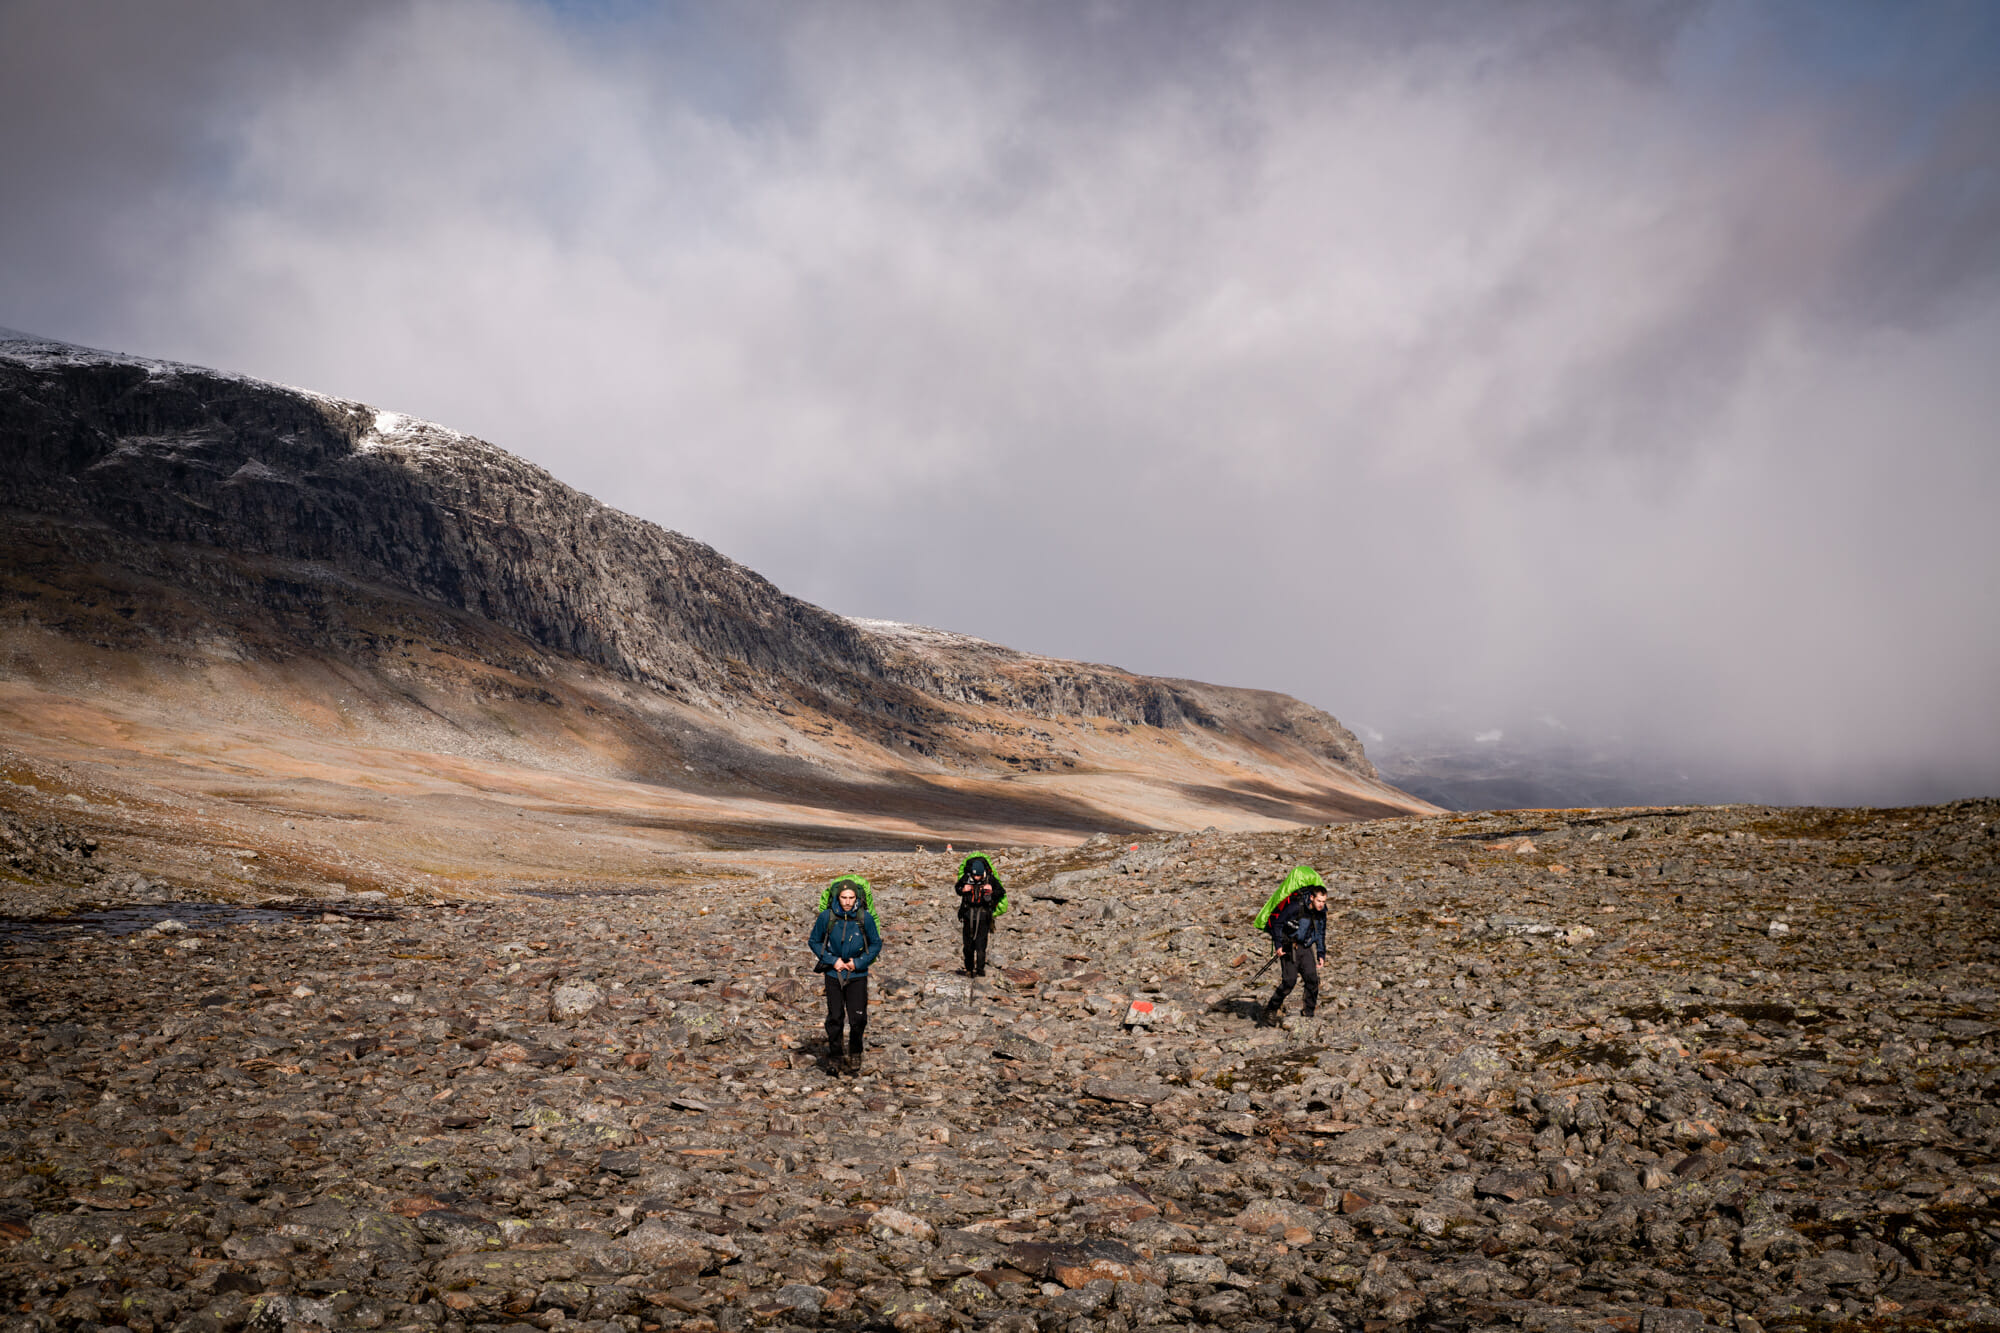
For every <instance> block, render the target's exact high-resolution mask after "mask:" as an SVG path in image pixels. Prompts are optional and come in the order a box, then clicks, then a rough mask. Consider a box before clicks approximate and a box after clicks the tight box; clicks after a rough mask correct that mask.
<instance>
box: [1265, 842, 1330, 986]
mask: <svg viewBox="0 0 2000 1333" xmlns="http://www.w3.org/2000/svg"><path fill="white" fill-rule="evenodd" d="M1254 924H1255V925H1256V926H1257V928H1258V929H1259V930H1264V931H1269V932H1270V935H1271V947H1272V948H1273V949H1275V950H1276V951H1277V956H1278V989H1277V992H1276V993H1275V994H1273V995H1272V996H1271V1002H1270V1003H1269V1004H1267V1005H1265V1006H1264V1010H1263V1013H1262V1015H1261V1016H1260V1021H1261V1022H1264V1023H1275V1022H1276V1021H1277V1020H1278V1013H1279V1011H1280V1010H1282V1009H1283V1008H1284V1007H1285V997H1286V996H1287V995H1290V994H1291V993H1292V987H1293V986H1294V985H1296V984H1298V980H1299V978H1300V977H1301V976H1303V977H1304V978H1305V983H1306V1007H1305V1016H1306V1017H1307V1018H1311V1017H1312V1016H1313V1014H1314V1013H1316V1012H1317V1011H1318V1009H1319V965H1320V964H1321V963H1322V962H1324V961H1325V960H1326V881H1325V880H1323V879H1321V878H1320V877H1319V872H1318V871H1317V870H1314V869H1313V868H1312V867H1311V866H1295V867H1293V868H1292V871H1291V873H1290V874H1288V875H1286V876H1285V882H1284V883H1282V884H1280V885H1279V886H1278V888H1277V891H1276V892H1274V893H1273V894H1272V895H1271V896H1270V897H1269V898H1267V899H1265V900H1264V906H1263V908H1262V909H1261V910H1259V911H1258V913H1257V916H1256V919H1255V923H1254ZM1266 966H1269V964H1266Z"/></svg>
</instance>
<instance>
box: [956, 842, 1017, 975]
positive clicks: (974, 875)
mask: <svg viewBox="0 0 2000 1333" xmlns="http://www.w3.org/2000/svg"><path fill="white" fill-rule="evenodd" d="M955 887H956V888H957V890H958V924H959V942H960V944H961V945H962V946H963V947H964V950H965V975H967V976H968V977H983V976H985V975H986V941H987V938H988V937H989V936H991V935H992V933H993V918H994V917H996V916H1005V915H1006V914H1007V887H1006V886H1005V885H1004V884H1002V883H1001V882H1000V872H999V871H997V870H995V869H994V868H993V858H992V857H990V856H988V855H986V854H985V853H984V852H974V853H973V854H972V855H971V856H968V857H966V858H965V859H964V860H963V861H960V862H959V863H958V883H957V885H956V886H955Z"/></svg>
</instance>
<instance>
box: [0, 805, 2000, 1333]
mask: <svg viewBox="0 0 2000 1333" xmlns="http://www.w3.org/2000/svg"><path fill="white" fill-rule="evenodd" d="M1996 814H2000V802H1991V801H1988V802H1967V803H1960V804H1958V805H1954V806H1949V807H1937V808H1928V809H1920V810H1900V811H1865V812H1864V811H1832V810H1773V809H1762V808H1747V807H1730V808H1714V809H1673V810H1657V811H1634V810H1619V811H1556V812H1548V811H1543V812H1527V813H1517V814H1501V815H1480V816H1444V817H1436V818H1430V819H1403V820H1387V821H1377V822H1372V823H1362V824H1351V825H1342V826H1334V827H1323V828H1310V829H1299V830H1294V831H1291V832H1287V833H1271V834H1250V835H1219V834H1207V835H1196V836H1192V837H1176V838H1153V839H1148V840H1142V841H1140V842H1139V843H1137V844H1136V846H1135V845H1134V844H1132V843H1131V842H1130V841H1129V840H1118V841H1113V840H1112V839H1109V838H1104V837H1100V838H1097V839H1093V840H1092V841H1091V842H1089V843H1086V844H1084V845H1083V846H1081V847H1070V848H1064V849H1043V850H1029V849H1015V850H1012V851H1010V850H1008V849H1005V848H997V849H989V850H992V851H994V852H995V853H996V856H997V859H998V861H999V863H1000V866H1001V868H1002V870H1003V872H1004V873H1005V874H1006V875H1007V878H1008V882H1009V886H1010V889H1011V891H1012V898H1013V901H1014V903H1015V904H1016V908H1015V910H1014V911H1013V912H1011V913H1009V914H1008V915H1007V916H1006V917H1004V918H1002V920H1001V923H1000V929H999V931H998V934H997V936H996V939H995V942H994V945H993V958H994V962H995V963H996V964H997V966H996V967H995V969H994V971H993V973H992V975H991V976H989V977H987V978H985V979H982V980H978V981H972V980H969V979H967V978H964V977H961V976H958V975H955V973H954V968H955V966H956V961H957V960H956V924H955V922H954V921H953V919H952V915H951V911H950V907H949V892H948V887H947V886H948V884H949V875H950V872H951V868H952V866H953V865H954V864H955V861H956V858H955V857H947V856H946V855H945V854H944V853H943V852H942V850H940V849H933V850H930V851H926V852H903V853H898V854H893V855H891V854H876V855H864V856H860V857H857V858H853V859H851V860H848V861H835V860H833V859H831V858H825V859H823V861H821V862H812V863H806V862H801V861H798V860H796V859H795V860H794V861H791V862H784V863H782V864H780V863H779V862H772V863H770V864H768V865H766V866H764V867H763V868H761V869H760V868H758V866H757V865H755V864H752V863H749V862H738V863H735V864H733V865H732V866H731V867H730V869H731V870H732V872H733V873H729V874H723V873H719V872H718V873H716V874H714V875H712V876H710V877H708V878H706V879H703V878H700V877H698V876H696V877H680V878H677V879H676V880H675V881H674V882H673V883H671V884H666V885H662V886H661V887H660V888H659V889H657V890H656V891H650V892H649V891H636V892H635V891H631V890H630V889H629V887H626V888H620V889H617V890H616V891H613V890H612V889H611V888H610V887H609V886H605V887H604V888H602V889H601V890H600V891H596V892H593V891H591V889H590V887H589V886H588V885H581V884H579V885H573V886H572V890H573V891H571V892H568V893H565V894H561V895H550V894H547V893H545V892H544V893H540V894H530V893H521V894H518V895H514V896H509V897H500V898H498V899H496V900H492V901H481V902H462V901H447V900H444V899H441V898H438V897H435V896H429V897H425V896H422V895H417V894H411V895H410V896H409V897H407V898H405V899H402V900H391V899H373V898H363V897H361V896H360V895H357V894H350V895H348V896H346V897H342V898H338V899H335V898H326V899H323V900H317V901H305V900H300V899H293V900H290V901H287V902H282V903H273V904H267V909H268V910H266V911H263V912H256V913H252V912H247V911H242V910H227V909H209V910H204V909H203V908H202V907H201V905H200V904H194V903H188V902H183V901H176V899H181V898H185V897H186V896H187V894H186V892H185V890H184V886H177V885H175V884H173V883H164V884H163V883H161V882H160V881H159V878H158V877H157V876H155V877H152V878H148V877H147V876H146V875H145V874H144V873H143V872H139V873H134V872H131V871H124V872H121V873H119V874H115V875H107V874H102V873H100V874H98V875H97V876H95V877H93V878H92V879H91V881H90V882H88V883H85V882H84V881H83V880H81V879H78V880H75V881H74V882H73V883H72V882H67V881H64V880H63V879H62V875H63V874H64V873H65V868H66V867H73V866H75V865H77V864H78V863H80V862H81V861H83V860H86V859H88V857H89V855H90V853H91V851H92V849H91V848H89V847H86V846H85V845H84V840H85V839H86V838H87V837H88V834H87V832H86V831H83V830H81V829H78V828H69V827H57V826H53V825H50V826H33V825H29V824H24V823H21V822H20V821H15V822H13V823H11V824H9V825H8V828H7V830H6V839H7V848H6V849H5V850H6V852H7V855H8V857H9V859H10V864H11V867H12V872H13V874H14V875H15V876H16V877H18V878H20V879H22V880H23V881H24V884H23V887H22V888H21V890H20V891H19V892H18V893H16V894H15V895H14V896H13V898H12V901H14V902H15V903H17V904H19V903H30V904H34V905H35V908H36V910H49V909H52V908H53V909H55V910H62V911H69V912H88V911H89V909H91V908H92V907H94V906H101V905H116V904H120V903H124V904H133V903H137V904H140V906H136V907H130V908H129V909H128V911H127V912H126V914H125V915H124V916H123V917H114V918H109V919H107V918H103V917H97V918H90V917H88V916H83V915H73V916H70V917H68V918H67V919H66V920H65V921H62V922H58V923H55V924H53V925H48V926H44V927H39V928H37V929H34V930H29V929H26V928H24V927H21V926H18V925H15V926H12V927H10V928H9V929H8V930H7V931H5V932H0V934H4V939H5V941H6V942H5V945H4V949H0V977H4V978H5V980H4V983H0V997H4V999H5V1001H6V1011H5V1013H4V1016H3V1017H0V1052H5V1053H6V1054H7V1055H8V1057H9V1058H8V1059H7V1060H6V1062H5V1063H4V1064H0V1294H4V1297H5V1303H6V1311H7V1313H6V1314H5V1315H4V1316H0V1318H4V1320H5V1328H6V1329H8V1330H12V1329H20V1330H27V1329H35V1330H56V1329H60V1330H72V1329H76V1330H82V1329H90V1328H96V1327H107V1326H108V1327H121V1326H122V1327H123V1328H124V1329H129V1330H131V1333H164V1331H165V1330H175V1331H176V1333H222V1331H224V1330H234V1329H237V1328H239V1327H246V1326H247V1327H249V1328H251V1329H252V1330H255V1331H256V1333H280V1331H281V1330H286V1329H298V1328H306V1327H311V1328H329V1329H374V1328H409V1329H440V1330H455V1329H461V1328H476V1329H495V1330H497V1329H501V1328H514V1329H519V1328H522V1327H524V1326H531V1327H534V1328H537V1329H551V1328H557V1327H559V1326H579V1327H580V1326H586V1325H587V1326H589V1327H590V1328H592V1329H595V1330H600V1333H613V1330H614V1328H615V1329H616V1330H618V1333H650V1331H651V1330H656V1329H680V1330H686V1333H715V1331H716V1330H730V1331H732V1333H733V1331H734V1330H738V1329H745V1328H750V1327H766V1326H768V1327H771V1328H774V1329H777V1330H781V1331H783V1330H792V1329H806V1328H817V1327H862V1326H867V1327H876V1328H881V1327H894V1328H896V1329H899V1330H905V1331H906V1333H928V1331H930V1330H943V1329H945V1328H957V1327H981V1328H988V1329H992V1330H995V1333H1030V1330H1039V1331H1040V1333H1051V1331H1052V1330H1058V1329H1060V1330H1063V1331H1064V1333H1130V1331H1131V1330H1133V1329H1135V1328H1140V1327H1171V1328H1172V1329H1175V1330H1183V1329H1185V1330H1194V1329H1203V1330H1206V1329H1210V1328H1222V1329H1243V1330H1267V1329H1268V1330H1275V1329H1278V1328H1300V1329H1304V1328H1320V1329H1331V1328H1336V1327H1338V1328H1343V1329H1345V1328H1349V1327H1353V1326H1356V1325H1359V1326H1361V1327H1364V1328H1383V1327H1388V1326H1391V1325H1395V1324H1410V1325H1412V1326H1418V1327H1421V1326H1436V1327H1444V1328H1452V1329H1459V1328H1472V1327H1489V1326H1520V1327H1525V1328H1529V1329H1537V1330H1539V1329H1556V1328H1579V1329H1581V1328H1590V1329H1598V1330H1604V1331H1605V1333H1657V1331H1660V1330H1670V1329H1683V1328H1684V1329H1694V1328H1697V1327H1700V1326H1702V1325H1705V1324H1706V1325H1716V1326H1722V1327H1734V1328H1736V1329H1739V1330H1744V1331H1745V1333H1759V1330H1760V1329H1762V1330H1772V1331H1774V1333H1775V1330H1779V1329H1789V1328H1805V1327H1831V1326H1834V1325H1846V1324H1852V1325H1853V1326H1856V1327H1867V1328H1871V1329H1894V1328H1918V1327H1946V1326H1957V1325H1966V1326H1971V1325H1991V1324H1995V1323H2000V1308H1996V1306H1995V1304H1994V1299H1993V1283H1994V1279H1995V1277H1996V1276H2000V1268H1996V1264H1995V1252H1996V1245H2000V1209H1996V1200H1997V1199H2000V1165H1996V1156H2000V1105H1996V1080H2000V1070H1996V1043H2000V1027H1996V1021H2000V1018H1997V1017H1996V1011H2000V1005H1996V1003H1995V1001H1996V997H2000V975H1996V964H2000V936H1997V935H1996V931H1995V928H1994V907H1995V901H1994V900H1995V881H1996V866H2000V837H1996V827H1995V824H1996V819H1995V817H1996ZM958 850H959V851H960V852H963V851H964V850H966V849H964V848H959V849H958ZM1302 861H1303V862H1309V863H1311V864H1313V865H1315V866H1316V867H1318V868H1319V869H1320V870H1321V871H1322V872H1323V873H1325V874H1326V876H1327V878H1328V879H1329V880H1330V881H1331V882H1332V883H1333V885H1334V904H1333V908H1332V913H1333V924H1334V927H1335V929H1334V930H1333V931H1332V936H1333V955H1332V957H1331V958H1330V960H1329V964H1328V969H1327V970H1328V982H1327V996H1326V999H1325V1001H1324V1002H1323V1004H1322V1007H1321V1010H1320V1013H1319V1015H1318V1016H1317V1017H1316V1018H1315V1019H1312V1020H1305V1019H1302V1018H1299V1017H1297V1016H1296V1015H1297V1011H1298V1007H1299V1006H1298V1000H1297V998H1296V997H1295V998H1294V1000H1293V1003H1292V1006H1291V1010H1292V1015H1293V1016H1292V1017H1289V1018H1288V1019H1287V1020H1286V1022H1285V1023H1284V1025H1283V1026H1282V1027H1280V1028H1259V1027H1257V1026H1256V1025H1255V1024H1254V1023H1253V1022H1252V1021H1251V1017H1250V1015H1251V1013H1252V1007H1253V1003H1254V1001H1253V997H1257V996H1261V995H1262V994H1263V993H1265V992H1266V991H1267V990H1268V988H1269V984H1270V980H1271V977H1270V975H1269V974H1267V975H1266V976H1264V977H1263V978H1261V979H1259V978H1256V977H1255V975H1254V974H1255V973H1256V970H1257V968H1258V967H1259V966H1260V965H1261V963H1262V961H1263V959H1264V957H1265V956H1266V952H1267V948H1266V947H1265V946H1261V944H1260V941H1259V939H1258V937H1256V936H1254V935H1253V934H1252V933H1251V931H1250V929H1249V925H1248V918H1249V916H1250V914H1251V913H1252V911H1253V910H1254V909H1255V907H1256V906H1257V904H1258V902H1259V901H1260V900H1261V899H1262V897H1263V895H1264V893H1265V892H1266V891H1267V890H1268V888H1269V887H1270V886H1271V885H1272V884H1274V883H1275V882H1276V880H1277V879H1278V877H1279V876H1280V875H1281V874H1282V873H1283V871H1284V870H1285V869H1286V868H1287V867H1289V866H1291V865H1293V864H1295V863H1298V862H1302ZM846 867H851V868H854V869H858V870H859V871H861V872H862V873H864V874H867V875H869V876H871V878H873V879H874V880H875V883H876V885H877V886H878V889H879V890H880V902H881V909H882V917H883V927H884V935H885V937H886V941H887V947H886V950H885V953H884V955H883V958H882V960H881V962H880V963H879V964H878V965H877V968H876V970H875V974H874V994H875V1003H874V1013H873V1023H872V1026H871V1028H870V1031H869V1037H870V1050H869V1053H868V1057H867V1061H866V1066H865V1071H864V1072H863V1073H862V1074H861V1075H860V1076H858V1077H853V1078H840V1077H834V1076H831V1075H829V1074H828V1073H827V1072H826V1070H825V1069H824V1067H823V1056H824V1053H823V1038H822V1037H821V1035H820V1030H819V1012H818V981H817V978H816V977H814V976H813V975H812V973H811V970H810V967H809V959H808V957H807V955H806V954H805V951H804V948H803V943H804V939H805V935H806V931H807V928H808V926H809V924H810V919H811V912H810V908H811V901H812V897H813V896H814V895H815V894H816V892H817V888H818V886H819V884H822V883H824V881H825V879H826V878H827V877H829V876H830V874H831V873H832V872H833V870H835V869H838V868H846ZM25 881H34V882H35V884H37V885H39V887H38V888H32V890H31V888H30V886H28V885H27V884H26V883H25ZM91 900H95V902H93V901H91ZM146 904H150V905H146ZM93 921H94V922H95V924H93ZM148 921H152V922H156V923H157V924H156V926H154V928H150V929H143V930H131V931H130V933H125V934H111V933H107V932H108V930H110V929H129V928H130V927H131V926H133V925H138V924H145V923H146V922H148ZM1135 1000H1140V1001H1147V1002H1150V1003H1151V1005H1152V1009H1151V1012H1150V1014H1147V1013H1144V1012H1143V1011H1135V1009H1134V1005H1133V1002H1134V1001H1135Z"/></svg>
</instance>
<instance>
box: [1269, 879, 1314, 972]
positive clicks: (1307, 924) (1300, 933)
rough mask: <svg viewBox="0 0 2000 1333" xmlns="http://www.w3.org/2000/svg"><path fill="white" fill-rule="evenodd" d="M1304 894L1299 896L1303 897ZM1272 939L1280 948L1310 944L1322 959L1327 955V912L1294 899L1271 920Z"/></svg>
mask: <svg viewBox="0 0 2000 1333" xmlns="http://www.w3.org/2000/svg"><path fill="white" fill-rule="evenodd" d="M1304 897H1305V895H1304V894H1300V895H1299V898H1300V899H1303V898H1304ZM1271 939H1272V940H1273V941H1274V942H1275V943H1276V944H1277V946H1278V947H1279V948H1280V949H1288V948H1290V947H1291V946H1292V945H1294V944H1310V945H1312V947H1313V950H1314V952H1316V953H1317V954H1319V956H1320V958H1321V959H1322V960H1324V959H1325V957H1326V913H1325V912H1315V911H1313V910H1312V908H1311V907H1309V906H1307V905H1306V903H1304V902H1303V901H1294V902H1292V903H1291V904H1289V905H1288V906H1287V907H1286V908H1285V910H1284V911H1283V912H1281V913H1279V914H1278V915H1277V916H1276V917H1275V918H1273V919H1272V921H1271Z"/></svg>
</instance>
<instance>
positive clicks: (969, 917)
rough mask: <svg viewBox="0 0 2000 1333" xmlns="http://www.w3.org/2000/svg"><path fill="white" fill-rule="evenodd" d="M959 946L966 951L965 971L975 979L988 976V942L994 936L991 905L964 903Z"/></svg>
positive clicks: (961, 907) (959, 918)
mask: <svg viewBox="0 0 2000 1333" xmlns="http://www.w3.org/2000/svg"><path fill="white" fill-rule="evenodd" d="M958 923H959V930H958V934H959V944H960V945H961V947H962V948H963V949H964V951H965V970H966V971H967V972H969V973H971V974H972V975H973V976H975V977H983V976H985V975H986V941H987V940H988V939H990V938H992V935H993V907H992V905H991V904H982V903H962V904H960V905H959V909H958Z"/></svg>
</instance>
